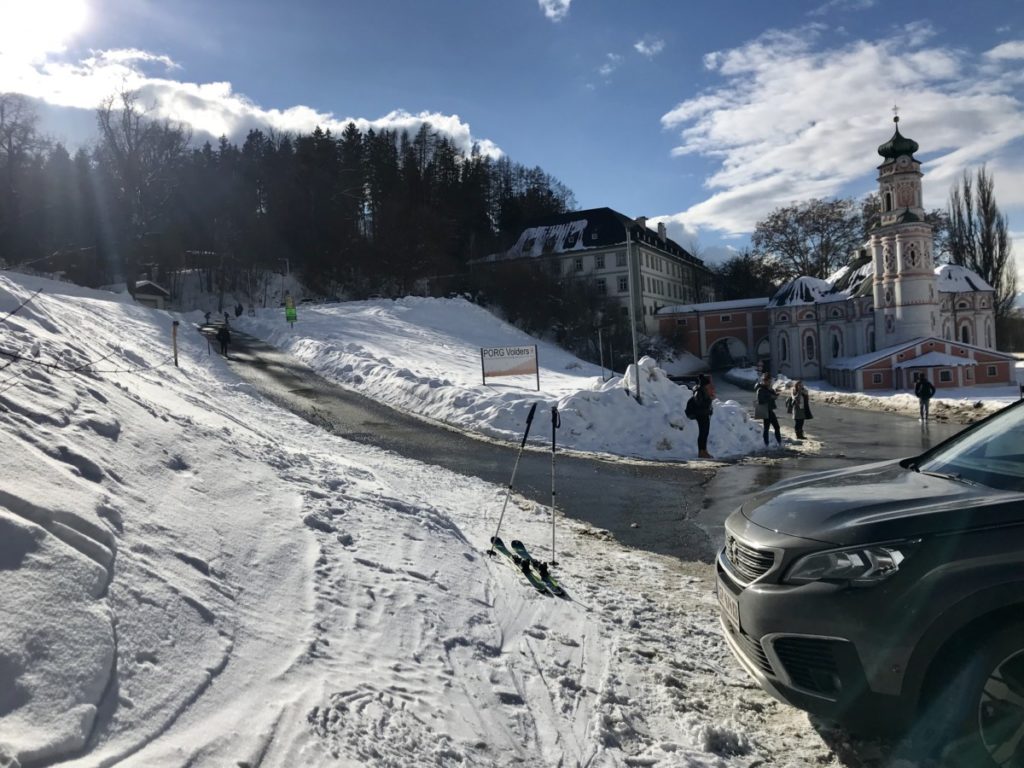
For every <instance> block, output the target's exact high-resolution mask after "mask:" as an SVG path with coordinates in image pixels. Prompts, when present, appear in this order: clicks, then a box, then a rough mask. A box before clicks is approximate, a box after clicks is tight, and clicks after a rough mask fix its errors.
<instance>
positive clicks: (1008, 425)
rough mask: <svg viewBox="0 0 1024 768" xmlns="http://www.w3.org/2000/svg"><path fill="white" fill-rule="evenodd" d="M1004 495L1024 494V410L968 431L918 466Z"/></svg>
mask: <svg viewBox="0 0 1024 768" xmlns="http://www.w3.org/2000/svg"><path fill="white" fill-rule="evenodd" d="M914 468H915V469H917V470H919V471H921V472H935V473H938V474H943V475H950V476H952V477H954V478H955V479H957V480H963V481H966V482H972V483H978V484H979V485H986V486H988V487H990V488H997V489H999V490H1004V491H1024V406H1017V407H1014V408H1008V409H1007V410H1006V411H1004V412H1003V413H1001V414H999V415H998V416H996V417H995V418H993V419H991V420H989V421H986V422H985V423H984V424H982V425H980V426H978V427H977V428H976V429H971V430H967V431H966V432H964V433H962V434H961V435H960V436H958V437H955V438H953V440H952V441H950V442H949V443H948V444H947V445H945V446H943V447H941V448H939V449H938V450H937V451H936V452H935V453H933V454H932V455H930V456H928V458H927V459H926V460H925V461H923V462H921V463H920V464H917V465H915V467H914Z"/></svg>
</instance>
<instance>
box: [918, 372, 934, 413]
mask: <svg viewBox="0 0 1024 768" xmlns="http://www.w3.org/2000/svg"><path fill="white" fill-rule="evenodd" d="M914 394H915V395H917V402H918V405H919V406H920V408H921V419H920V420H921V421H928V402H929V401H930V400H931V399H932V395H934V394H935V385H934V384H932V383H931V382H930V381H928V377H927V376H925V375H924V374H923V373H922V374H921V375H920V376H919V377H918V379H917V383H916V384H915V385H914Z"/></svg>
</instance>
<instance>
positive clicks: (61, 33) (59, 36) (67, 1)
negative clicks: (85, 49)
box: [0, 0, 89, 59]
mask: <svg viewBox="0 0 1024 768" xmlns="http://www.w3.org/2000/svg"><path fill="white" fill-rule="evenodd" d="M88 16H89V9H88V5H87V3H86V0H47V2H45V3H42V2H38V1H37V0H36V1H34V0H0V19H3V24H0V55H7V56H17V57H19V58H29V59H36V58H39V57H41V56H44V55H45V54H47V53H53V52H59V51H62V50H64V48H65V46H66V45H67V44H68V42H69V41H70V40H71V38H72V37H74V36H75V34H77V33H78V32H80V31H81V30H82V28H83V27H84V26H85V22H86V20H87V19H88Z"/></svg>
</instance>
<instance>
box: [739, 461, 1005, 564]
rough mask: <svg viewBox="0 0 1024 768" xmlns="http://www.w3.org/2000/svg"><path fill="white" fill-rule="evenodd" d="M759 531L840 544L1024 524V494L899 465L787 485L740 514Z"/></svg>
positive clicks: (822, 474)
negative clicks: (1023, 522) (936, 475)
mask: <svg viewBox="0 0 1024 768" xmlns="http://www.w3.org/2000/svg"><path fill="white" fill-rule="evenodd" d="M740 511H741V512H742V514H743V516H744V517H746V518H747V519H748V520H750V522H752V523H754V524H755V525H758V526H761V527H763V528H767V529H769V530H772V531H775V532H777V533H785V534H788V535H790V536H799V537H801V538H805V539H815V540H817V541H822V542H827V543H831V544H837V545H839V546H846V545H853V544H862V543H865V542H869V541H885V540H889V539H899V538H904V537H910V536H923V535H928V534H935V533H944V532H947V531H955V530H964V529H969V528H977V527H987V526H993V525H1005V524H1009V523H1014V522H1021V521H1024V495H1022V494H1020V493H1005V492H1002V491H995V490H993V489H991V488H987V487H984V486H972V485H967V484H965V483H961V482H957V481H955V480H948V479H945V478H940V477H935V476H932V475H926V474H923V473H920V472H915V471H914V470H912V469H905V468H904V467H901V466H900V464H899V463H898V462H896V461H887V462H882V463H878V464H868V465H865V466H861V467H855V468H853V469H844V470H837V471H830V472H820V473H816V474H813V475H805V476H803V477H800V478H796V479H794V480H785V481H783V482H781V483H777V484H775V485H773V486H771V487H770V488H767V489H765V490H764V491H762V492H760V493H758V494H756V495H754V496H752V497H751V498H750V499H748V500H747V501H746V502H745V503H744V504H743V506H742V507H741V508H740Z"/></svg>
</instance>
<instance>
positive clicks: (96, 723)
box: [0, 273, 872, 768]
mask: <svg viewBox="0 0 1024 768" xmlns="http://www.w3.org/2000/svg"><path fill="white" fill-rule="evenodd" d="M37 289H41V290H42V293H40V294H38V295H36V296H35V297H34V298H33V292H34V291H35V290H37ZM26 301H28V303H26V304H24V306H23V307H22V308H21V309H20V310H17V311H16V313H15V314H13V315H10V316H6V315H7V314H8V313H9V312H12V311H14V310H16V309H17V308H18V307H19V305H21V304H22V303H23V302H26ZM171 320H172V316H171V315H169V314H167V313H164V312H157V311H152V310H147V309H144V308H141V307H138V306H135V305H133V304H130V303H126V302H125V301H124V300H123V299H121V298H118V297H114V296H112V295H111V294H103V293H100V292H93V291H88V290H84V289H77V288H74V287H72V286H68V285H65V284H59V283H52V282H48V281H45V280H41V279H36V278H25V277H22V276H18V275H12V274H9V273H0V350H3V352H4V353H5V356H7V357H6V359H7V363H4V362H0V366H4V367H3V371H2V372H0V453H2V455H3V457H4V458H3V473H2V475H0V478H2V479H0V605H2V608H3V621H2V622H0V765H5V766H17V765H18V764H19V763H21V764H23V765H30V764H36V763H46V764H47V765H50V764H53V763H57V762H59V763H60V764H61V765H69V766H101V765H112V764H115V763H116V764H119V765H128V766H147V767H150V766H156V767H158V768H159V767H161V766H182V765H190V766H223V765H235V766H255V765H261V766H264V767H265V768H271V767H273V766H288V767H289V768H292V767H294V766H320V765H323V766H336V765H345V766H361V765H373V766H399V765H401V766H412V765H416V766H420V765H433V766H455V765H459V766H506V765H538V766H548V765H563V766H579V765H589V766H627V765H630V766H635V765H658V766H708V767H711V766H715V767H716V768H718V767H722V766H727V767H732V766H737V767H738V766H750V765H755V764H759V765H778V766H793V767H794V768H795V767H796V766H806V765H820V766H837V765H840V764H850V762H849V759H848V758H844V761H843V763H841V762H840V761H839V759H838V758H837V757H836V754H837V753H841V754H849V753H850V752H849V747H848V744H847V743H846V742H845V740H844V738H843V737H842V735H841V734H833V735H829V734H827V733H826V735H827V736H828V738H829V739H831V742H826V741H825V740H824V739H823V738H822V736H821V735H819V733H818V732H817V731H815V730H814V729H813V728H811V726H810V725H809V723H808V720H807V718H806V717H805V716H804V715H803V714H801V713H799V712H797V711H796V710H793V709H790V708H788V707H784V706H782V705H779V704H776V703H775V702H774V701H772V700H770V699H769V698H768V697H766V696H765V695H764V694H762V693H761V692H760V691H759V690H758V689H757V688H756V687H755V686H754V684H753V683H752V682H751V681H750V680H748V679H747V677H746V675H745V674H744V673H743V672H742V670H740V669H739V668H738V666H737V665H736V664H735V663H734V662H733V660H732V659H731V657H730V656H729V654H728V652H727V650H726V648H725V646H724V643H723V642H722V640H721V639H720V636H719V630H718V626H717V609H716V604H715V599H714V595H713V593H712V591H711V590H710V584H709V578H710V569H709V568H708V567H707V566H705V565H702V564H699V563H694V564H686V563H679V562H677V561H675V560H672V559H669V558H661V557H657V556H652V555H649V554H647V553H643V552H636V551H629V550H625V549H624V548H622V547H621V546H619V545H617V544H616V543H615V542H614V541H612V540H611V539H610V536H609V535H608V534H606V533H605V532H603V531H600V530H595V529H592V528H588V527H586V526H583V525H580V524H576V523H573V522H571V521H566V520H559V553H558V554H559V560H560V561H561V565H560V566H559V575H560V577H561V580H562V582H563V583H564V584H565V586H566V587H567V589H568V591H569V594H570V597H571V599H570V600H565V601H563V600H558V599H556V598H553V597H546V596H543V595H540V594H538V593H536V592H534V591H533V590H532V589H531V588H529V587H528V586H527V585H526V583H525V581H524V580H523V579H522V576H521V575H520V574H519V573H518V572H517V571H515V570H514V569H513V568H511V567H510V566H508V565H507V564H506V563H504V562H502V561H500V560H494V559H491V558H488V557H487V556H486V555H485V554H484V550H485V548H486V546H487V536H488V534H489V533H490V531H491V528H492V526H493V525H494V523H495V518H496V515H497V513H498V511H499V509H500V506H501V502H502V500H503V499H504V493H505V491H504V489H503V488H498V487H496V486H492V485H488V484H486V483H484V482H482V481H478V480H475V479H472V478H467V477H464V476H460V475H455V474H452V473H450V472H447V471H444V470H441V469H438V468H436V467H431V466H426V465H423V464H419V463H416V462H413V461H409V460H404V459H401V458H399V457H396V456H394V455H392V454H389V453H385V452H383V451H379V450H376V449H372V448H368V447H366V446H362V445H359V444H356V443H351V442H347V441H345V440H343V439H341V438H338V437H335V436H332V435H330V434H326V433H324V432H322V431H320V430H318V429H317V428H316V427H314V426H312V425H310V424H308V423H306V422H304V421H302V420H300V419H298V418H297V417H294V416H292V415H291V414H289V413H286V412H283V411H281V410H280V409H278V408H276V407H275V406H273V405H271V404H268V403H267V402H265V401H263V400H261V399H260V398H258V397H257V396H255V394H254V392H253V391H252V389H251V388H250V387H249V386H248V385H245V384H243V383H241V382H240V380H239V379H238V378H237V377H236V376H235V375H233V374H232V373H231V371H230V370H229V369H228V367H227V366H226V365H225V364H224V361H223V360H222V359H221V358H219V357H217V356H208V355H207V353H206V342H205V339H203V338H202V337H201V336H200V335H199V334H198V333H197V332H196V331H195V329H194V328H192V327H190V326H188V325H187V324H186V323H184V322H183V323H182V326H181V329H180V333H179V340H180V361H181V367H180V368H176V367H175V366H174V365H173V363H172V362H171V361H170V357H169V354H170V337H171ZM9 355H17V356H19V357H21V358H24V359H19V360H17V361H12V359H11V357H10V356H9ZM505 528H506V530H507V532H508V535H509V536H510V537H511V536H512V535H515V536H519V537H520V538H522V539H523V540H524V541H526V542H527V543H528V545H530V546H531V547H532V548H533V549H535V550H536V551H537V553H538V554H540V555H543V554H544V553H545V552H544V546H545V544H546V543H547V542H548V541H549V538H548V537H549V532H550V528H549V518H548V511H547V509H545V508H543V507H540V508H538V507H535V506H534V505H533V504H531V503H527V502H525V501H523V500H522V499H521V498H520V497H517V496H513V504H512V505H511V507H510V509H509V513H508V515H507V522H506V525H505ZM859 749H860V752H859V753H858V754H861V755H864V754H867V756H868V758H870V757H871V754H872V753H871V751H870V749H871V747H870V745H868V748H867V749H868V751H867V753H865V751H864V750H865V746H864V745H860V747H859ZM854 762H860V763H862V761H861V759H860V758H857V760H855V761H854Z"/></svg>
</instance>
